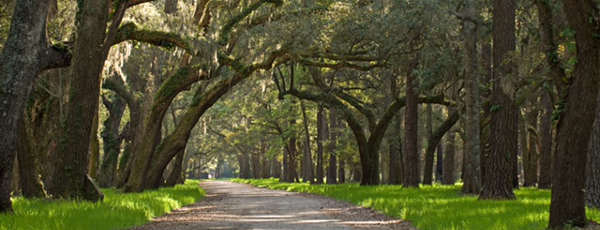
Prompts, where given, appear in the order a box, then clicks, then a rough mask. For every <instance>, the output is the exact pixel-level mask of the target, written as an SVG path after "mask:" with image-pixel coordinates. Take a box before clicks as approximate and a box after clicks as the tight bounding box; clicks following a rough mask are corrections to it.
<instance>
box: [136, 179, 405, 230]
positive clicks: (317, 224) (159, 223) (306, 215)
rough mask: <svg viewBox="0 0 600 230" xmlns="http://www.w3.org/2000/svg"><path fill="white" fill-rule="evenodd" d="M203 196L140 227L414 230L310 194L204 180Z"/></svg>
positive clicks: (367, 210)
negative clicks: (189, 204) (199, 199)
mask: <svg viewBox="0 0 600 230" xmlns="http://www.w3.org/2000/svg"><path fill="white" fill-rule="evenodd" d="M200 186H201V187H202V188H203V189H204V190H205V191H206V197H205V198H204V199H203V200H202V201H201V202H199V203H196V204H193V205H191V206H186V207H184V208H181V209H179V210H176V211H174V212H172V213H171V214H169V215H166V216H162V217H159V218H156V219H154V220H152V222H151V223H149V224H147V225H144V226H141V227H138V228H135V229H137V230H141V229H176V230H181V229H363V228H368V229H402V230H409V229H415V228H414V227H411V225H410V224H409V223H408V222H405V221H400V220H394V219H391V218H389V217H387V216H384V215H382V214H379V213H377V212H374V211H372V210H370V209H366V208H360V207H357V206H354V205H351V204H349V203H346V202H340V201H335V200H333V199H329V198H324V197H320V196H314V195H306V194H299V193H292V192H285V191H274V190H268V189H261V188H255V187H252V186H250V185H245V184H237V183H232V182H226V181H205V182H202V183H201V184H200Z"/></svg>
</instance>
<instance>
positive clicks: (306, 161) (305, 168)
mask: <svg viewBox="0 0 600 230" xmlns="http://www.w3.org/2000/svg"><path fill="white" fill-rule="evenodd" d="M300 108H301V110H302V124H303V125H304V154H303V155H302V179H303V180H304V182H307V181H308V182H310V183H313V182H314V180H315V178H314V174H313V162H312V154H311V151H310V133H309V131H308V117H307V116H306V107H305V106H304V102H302V101H300Z"/></svg>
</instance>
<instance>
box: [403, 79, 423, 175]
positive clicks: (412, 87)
mask: <svg viewBox="0 0 600 230" xmlns="http://www.w3.org/2000/svg"><path fill="white" fill-rule="evenodd" d="M416 87H417V84H416V79H414V76H413V75H412V74H408V76H407V77H406V110H405V120H404V148H405V151H402V152H403V153H404V157H405V158H404V163H405V165H404V177H405V180H404V187H419V182H420V175H419V174H420V173H419V171H420V170H419V161H420V159H419V149H418V146H417V142H418V140H417V139H418V138H419V136H418V127H419V116H418V110H419V106H418V104H417V98H418V95H417V92H415V91H416Z"/></svg>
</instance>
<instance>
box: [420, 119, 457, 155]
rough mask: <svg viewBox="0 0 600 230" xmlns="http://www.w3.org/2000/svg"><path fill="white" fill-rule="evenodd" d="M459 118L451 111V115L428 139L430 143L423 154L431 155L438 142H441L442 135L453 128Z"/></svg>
mask: <svg viewBox="0 0 600 230" xmlns="http://www.w3.org/2000/svg"><path fill="white" fill-rule="evenodd" d="M459 118H460V115H459V114H458V112H456V111H453V113H451V114H448V118H447V119H446V120H445V121H444V123H442V124H441V125H440V127H439V128H437V130H435V132H433V133H432V134H431V136H430V137H429V140H428V143H431V145H428V146H427V150H426V152H425V153H426V154H431V155H433V153H434V152H435V149H436V147H437V146H438V145H439V144H440V141H441V140H442V137H443V136H444V134H446V133H447V132H448V130H450V129H451V128H452V127H453V126H454V124H456V122H457V121H458V119H459Z"/></svg>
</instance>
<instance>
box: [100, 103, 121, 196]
mask: <svg viewBox="0 0 600 230" xmlns="http://www.w3.org/2000/svg"><path fill="white" fill-rule="evenodd" d="M110 98H111V99H112V100H109V99H108V98H106V97H104V98H103V103H104V105H105V107H106V108H107V110H108V118H106V120H104V130H102V132H101V134H100V135H101V136H102V141H103V142H104V145H103V148H104V157H103V160H102V164H101V166H100V175H99V176H98V184H99V185H100V186H101V187H111V186H114V185H115V176H116V174H117V163H118V160H119V153H120V152H121V143H122V140H123V138H121V137H120V135H119V126H120V124H121V119H122V118H123V113H124V112H125V102H124V101H123V99H121V98H120V97H119V96H116V95H112V96H110Z"/></svg>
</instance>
